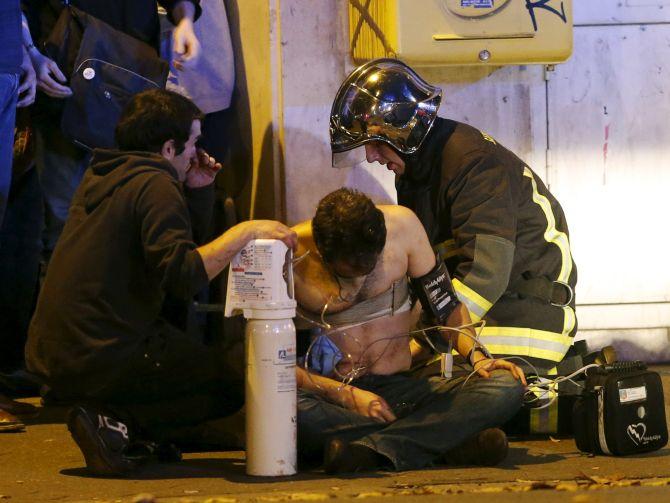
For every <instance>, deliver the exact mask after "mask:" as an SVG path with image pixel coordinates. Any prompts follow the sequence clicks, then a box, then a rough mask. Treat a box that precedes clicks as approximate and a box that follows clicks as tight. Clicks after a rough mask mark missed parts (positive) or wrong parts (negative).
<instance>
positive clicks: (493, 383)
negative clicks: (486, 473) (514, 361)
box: [352, 370, 523, 470]
mask: <svg viewBox="0 0 670 503" xmlns="http://www.w3.org/2000/svg"><path fill="white" fill-rule="evenodd" d="M372 377H382V376H371V378H372ZM390 377H391V379H384V380H381V379H369V380H366V379H365V378H363V379H362V382H359V383H356V385H358V386H359V387H361V388H364V389H368V390H369V391H372V392H374V393H377V394H379V395H380V396H382V397H383V398H384V399H385V400H386V401H387V402H388V404H389V405H390V406H391V408H392V409H393V411H394V413H395V414H396V416H398V420H397V421H395V422H393V423H391V424H389V425H388V426H387V427H385V428H383V429H381V430H379V431H376V432H374V433H371V434H370V435H367V436H365V437H363V438H360V439H358V440H355V441H354V442H352V445H360V446H364V447H367V448H369V449H371V450H373V451H375V452H376V453H378V454H382V455H383V456H385V457H386V458H388V459H389V460H390V461H391V463H392V464H393V466H394V468H395V469H397V470H411V469H419V468H422V467H424V466H427V465H430V464H431V463H433V462H435V461H436V460H437V459H438V458H440V457H443V456H444V455H445V454H446V453H447V452H448V451H449V450H451V449H454V448H455V447H457V446H459V445H461V444H463V443H464V442H465V441H466V440H468V439H470V438H472V437H473V436H474V435H476V434H477V433H479V432H481V431H482V430H485V429H487V428H492V427H496V426H500V425H502V424H504V423H505V422H506V421H507V420H508V419H509V418H511V417H512V416H513V415H514V414H515V413H516V412H517V410H518V409H519V408H520V407H521V404H522V398H523V385H522V384H521V383H520V382H519V381H517V380H516V379H514V377H513V376H512V375H511V374H510V373H509V372H507V371H503V370H497V371H494V372H492V373H491V377H490V378H488V379H483V378H480V377H477V376H475V377H472V378H471V379H470V380H468V382H467V383H466V384H465V386H463V381H464V379H463V378H459V379H450V380H445V379H443V378H440V377H433V378H430V379H420V380H419V379H414V378H410V377H405V376H390ZM366 381H367V382H366Z"/></svg>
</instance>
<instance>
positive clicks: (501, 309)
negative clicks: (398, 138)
mask: <svg viewBox="0 0 670 503" xmlns="http://www.w3.org/2000/svg"><path fill="white" fill-rule="evenodd" d="M396 185H397V189H398V202H399V203H400V204H402V205H403V206H406V207H408V208H410V209H412V210H414V212H415V213H416V214H417V215H418V217H419V219H420V220H421V222H422V223H423V225H424V227H425V228H426V231H427V233H428V236H429V238H430V240H431V243H432V244H433V246H434V247H435V248H436V251H437V252H438V253H439V254H440V256H441V257H442V259H443V260H445V262H446V265H447V268H448V269H449V272H450V273H451V275H452V278H453V283H454V287H455V289H456V292H457V295H458V297H459V299H460V300H461V301H462V302H463V303H464V304H465V305H466V306H467V307H468V309H469V311H470V315H471V317H472V319H473V320H474V321H477V320H480V319H483V320H485V322H486V324H485V327H484V329H483V331H482V333H481V335H482V342H483V343H484V344H485V345H486V347H487V348H488V349H489V350H490V351H491V352H492V353H493V354H496V355H520V356H523V357H525V358H528V359H529V360H530V361H531V362H533V363H534V364H535V365H537V366H538V367H539V368H543V369H545V370H546V369H552V368H553V367H555V365H556V363H557V362H560V361H561V360H562V358H563V356H564V355H565V353H566V352H567V351H568V349H569V347H570V346H571V344H572V339H573V337H574V334H575V332H576V330H577V320H576V316H575V311H574V307H575V299H574V295H573V292H574V287H575V284H576V282H577V269H576V267H575V264H574V261H573V259H572V255H571V252H570V243H569V236H568V227H567V223H566V220H565V215H564V214H563V210H562V209H561V207H560V205H559V204H558V201H556V199H555V198H554V197H553V196H552V195H551V193H550V192H549V190H548V189H547V188H546V187H545V185H544V183H543V182H542V180H540V178H539V177H538V176H537V175H536V174H535V173H534V172H533V171H532V170H531V169H530V168H529V167H528V166H526V165H525V164H524V162H523V161H522V160H521V159H519V158H518V157H516V156H515V155H514V154H513V153H512V152H510V151H509V150H507V149H506V148H504V147H503V146H501V145H499V144H498V143H497V142H496V140H495V139H493V138H492V137H490V136H489V135H487V134H486V133H483V132H481V131H479V130H478V129H475V128H473V127H471V126H468V125H467V124H462V123H459V122H456V121H452V120H447V119H441V118H438V119H436V123H435V124H434V126H433V128H432V129H431V131H430V133H429V135H428V137H427V138H426V140H425V142H424V144H423V145H422V146H421V148H420V149H419V152H418V153H417V154H415V155H414V156H410V157H408V158H407V159H406V173H405V174H403V175H402V176H401V177H399V178H398V180H397V183H396ZM567 285H569V286H567Z"/></svg>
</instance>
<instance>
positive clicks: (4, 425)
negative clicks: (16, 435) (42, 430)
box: [0, 409, 26, 432]
mask: <svg viewBox="0 0 670 503" xmlns="http://www.w3.org/2000/svg"><path fill="white" fill-rule="evenodd" d="M25 427H26V425H25V424H23V423H22V422H21V421H20V420H19V418H18V417H16V416H14V415H12V414H10V413H9V412H7V411H5V410H2V409H0V432H16V431H23V429H24V428H25Z"/></svg>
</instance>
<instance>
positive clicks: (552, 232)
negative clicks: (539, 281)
mask: <svg viewBox="0 0 670 503" xmlns="http://www.w3.org/2000/svg"><path fill="white" fill-rule="evenodd" d="M523 176H526V177H528V178H530V183H531V185H532V186H533V201H534V202H535V203H536V204H537V205H538V206H539V207H540V208H541V209H542V212H543V213H544V216H545V217H546V218H547V229H546V230H545V231H544V239H545V240H546V241H547V242H548V243H553V244H555V245H556V246H558V249H559V250H560V252H561V272H560V273H559V275H558V278H556V279H557V280H559V281H563V282H564V283H567V282H568V279H569V278H570V273H571V272H572V257H571V255H570V241H569V240H568V235H567V234H566V233H565V232H561V231H559V230H558V229H556V218H555V217H554V213H553V211H551V203H550V202H549V199H547V198H546V197H545V196H543V195H542V194H540V193H539V192H538V191H537V182H536V181H535V178H534V177H533V172H532V171H531V170H530V168H528V167H527V166H524V168H523Z"/></svg>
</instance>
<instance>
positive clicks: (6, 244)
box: [0, 169, 43, 372]
mask: <svg viewBox="0 0 670 503" xmlns="http://www.w3.org/2000/svg"><path fill="white" fill-rule="evenodd" d="M42 215H43V210H42V195H41V191H40V185H39V180H38V176H37V171H36V170H34V169H33V170H30V171H28V172H27V173H25V174H24V175H23V176H22V177H21V178H19V179H17V180H14V183H13V184H12V190H11V192H10V197H9V204H8V206H7V211H6V212H5V219H4V222H3V224H2V227H1V230H0V348H1V349H0V370H1V371H3V372H11V371H13V370H16V369H19V368H22V367H23V366H24V360H23V348H24V346H25V344H26V336H27V333H28V325H29V323H30V318H31V316H32V314H33V310H34V308H35V299H36V298H37V290H38V276H39V268H40V255H41V251H42V244H41V235H42V221H43V216H42Z"/></svg>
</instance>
